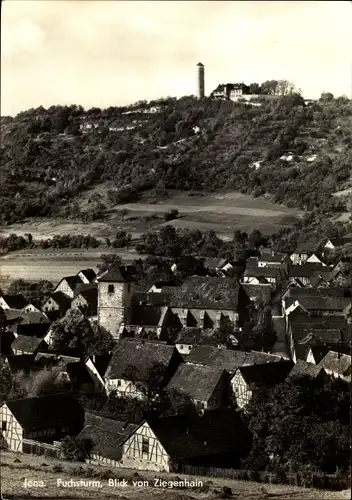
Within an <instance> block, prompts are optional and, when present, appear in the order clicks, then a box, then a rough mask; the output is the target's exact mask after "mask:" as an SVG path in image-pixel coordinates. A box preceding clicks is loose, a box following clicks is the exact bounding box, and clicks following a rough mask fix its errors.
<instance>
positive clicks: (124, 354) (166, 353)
mask: <svg viewBox="0 0 352 500" xmlns="http://www.w3.org/2000/svg"><path fill="white" fill-rule="evenodd" d="M175 351H176V350H175V347H174V346H171V345H166V344H159V343H157V342H144V341H137V340H128V339H123V340H121V341H120V342H119V343H118V344H117V346H116V348H115V350H114V353H113V355H112V358H111V360H110V363H109V365H108V367H107V369H106V372H105V378H107V379H123V378H124V375H125V372H126V370H127V371H128V370H129V368H130V367H134V368H136V372H137V374H141V375H142V376H145V375H147V372H148V370H149V369H150V368H152V366H153V365H154V364H161V365H163V366H165V367H167V366H168V365H169V363H170V361H171V358H172V356H173V354H174V353H175Z"/></svg>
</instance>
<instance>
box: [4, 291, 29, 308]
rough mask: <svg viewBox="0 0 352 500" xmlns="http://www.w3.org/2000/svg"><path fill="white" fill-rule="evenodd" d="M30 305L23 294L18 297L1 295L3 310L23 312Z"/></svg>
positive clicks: (17, 295)
mask: <svg viewBox="0 0 352 500" xmlns="http://www.w3.org/2000/svg"><path fill="white" fill-rule="evenodd" d="M27 305H28V301H27V300H26V299H25V298H24V296H23V295H22V294H21V293H18V294H16V295H5V294H4V295H1V297H0V307H2V309H3V310H6V309H17V310H23V309H24V308H25V307H26V306H27Z"/></svg>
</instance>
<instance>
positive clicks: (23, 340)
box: [11, 335, 44, 353]
mask: <svg viewBox="0 0 352 500" xmlns="http://www.w3.org/2000/svg"><path fill="white" fill-rule="evenodd" d="M43 342H44V341H43V339H38V338H36V337H27V336H25V335H18V336H17V338H16V339H15V340H14V341H13V342H12V344H11V349H12V350H20V351H26V352H27V353H35V351H36V350H37V349H38V347H39V346H40V345H41V344H42V343H43Z"/></svg>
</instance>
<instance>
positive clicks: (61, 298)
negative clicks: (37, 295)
mask: <svg viewBox="0 0 352 500" xmlns="http://www.w3.org/2000/svg"><path fill="white" fill-rule="evenodd" d="M70 305H71V298H70V297H68V296H67V295H65V294H64V293H63V292H62V291H57V292H55V293H53V294H52V295H51V296H50V297H49V298H48V299H47V300H46V302H45V303H44V304H43V307H42V310H43V312H45V313H51V312H56V313H57V317H60V316H64V315H65V313H66V311H67V310H68V309H69V308H70Z"/></svg>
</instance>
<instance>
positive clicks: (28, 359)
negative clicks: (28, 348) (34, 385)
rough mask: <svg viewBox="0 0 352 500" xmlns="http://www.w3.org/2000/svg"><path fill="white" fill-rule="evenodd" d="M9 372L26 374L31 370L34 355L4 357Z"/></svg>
mask: <svg viewBox="0 0 352 500" xmlns="http://www.w3.org/2000/svg"><path fill="white" fill-rule="evenodd" d="M6 359H7V361H8V364H9V367H10V370H11V372H12V373H17V372H20V371H24V372H26V373H28V372H29V371H30V369H31V368H32V365H33V361H34V355H33V354H20V355H10V356H6Z"/></svg>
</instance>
